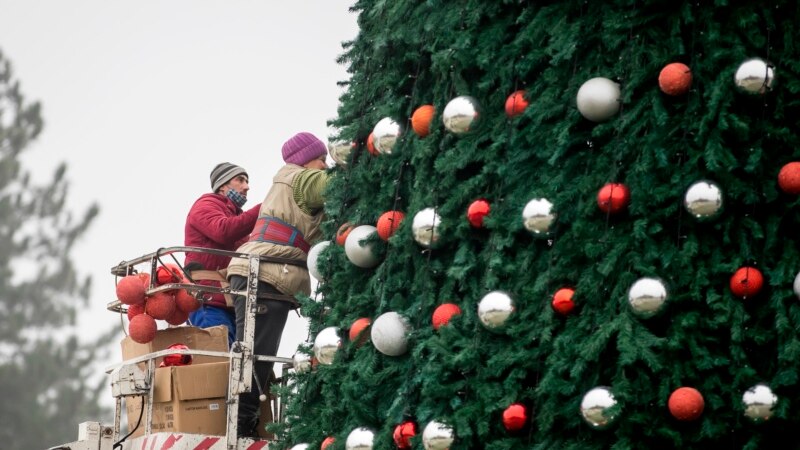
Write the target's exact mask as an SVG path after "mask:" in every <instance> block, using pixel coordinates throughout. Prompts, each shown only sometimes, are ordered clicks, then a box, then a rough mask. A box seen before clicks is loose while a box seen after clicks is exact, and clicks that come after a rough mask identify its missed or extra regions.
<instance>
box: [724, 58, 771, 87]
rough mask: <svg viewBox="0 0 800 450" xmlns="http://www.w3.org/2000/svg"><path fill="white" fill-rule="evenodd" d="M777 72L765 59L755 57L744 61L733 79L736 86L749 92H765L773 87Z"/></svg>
mask: <svg viewBox="0 0 800 450" xmlns="http://www.w3.org/2000/svg"><path fill="white" fill-rule="evenodd" d="M774 78H775V73H774V71H773V70H772V67H770V65H769V64H767V63H766V62H765V61H764V60H763V59H761V58H753V59H748V60H747V61H745V62H743V63H742V64H741V65H740V66H739V68H738V69H736V74H735V75H734V76H733V81H734V83H736V87H737V88H739V89H740V90H741V91H742V92H746V93H748V94H764V93H766V92H767V91H769V90H770V89H771V88H772V81H773V80H774Z"/></svg>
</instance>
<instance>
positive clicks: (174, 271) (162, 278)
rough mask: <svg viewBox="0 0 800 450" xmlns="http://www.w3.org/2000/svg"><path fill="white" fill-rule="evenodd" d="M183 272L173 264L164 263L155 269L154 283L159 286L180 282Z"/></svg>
mask: <svg viewBox="0 0 800 450" xmlns="http://www.w3.org/2000/svg"><path fill="white" fill-rule="evenodd" d="M182 282H183V272H182V271H181V269H180V267H178V266H176V265H175V264H169V263H167V264H164V265H163V266H158V269H156V284H157V285H158V286H161V285H162V284H167V283H182Z"/></svg>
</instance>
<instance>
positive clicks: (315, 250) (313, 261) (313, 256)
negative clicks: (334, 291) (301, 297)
mask: <svg viewBox="0 0 800 450" xmlns="http://www.w3.org/2000/svg"><path fill="white" fill-rule="evenodd" d="M329 245H331V241H322V242H317V243H316V244H314V245H312V246H311V249H309V250H308V258H307V259H306V265H307V266H308V273H310V274H311V276H312V277H314V279H316V280H318V281H323V279H322V275H321V274H320V273H319V268H317V261H318V260H319V254H320V253H321V252H322V251H323V250H325V249H326V248H328V246H329Z"/></svg>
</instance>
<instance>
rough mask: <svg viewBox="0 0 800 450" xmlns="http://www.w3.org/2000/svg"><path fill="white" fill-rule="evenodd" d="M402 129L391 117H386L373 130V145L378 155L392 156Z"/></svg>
mask: <svg viewBox="0 0 800 450" xmlns="http://www.w3.org/2000/svg"><path fill="white" fill-rule="evenodd" d="M401 133H402V128H400V125H399V124H398V123H397V122H395V121H394V119H392V118H390V117H384V118H383V119H381V120H379V121H378V123H376V124H375V128H373V129H372V145H374V146H375V150H377V151H378V153H383V154H385V155H390V154H392V150H394V146H395V144H397V140H398V139H399V138H400V134H401Z"/></svg>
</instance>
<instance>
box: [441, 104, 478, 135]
mask: <svg viewBox="0 0 800 450" xmlns="http://www.w3.org/2000/svg"><path fill="white" fill-rule="evenodd" d="M478 115H479V108H478V101H477V100H475V99H474V98H472V97H469V96H466V95H462V96H460V97H456V98H454V99H452V100H450V102H448V103H447V106H445V107H444V112H442V122H444V127H445V128H447V131H450V132H451V133H455V134H463V133H466V132H467V131H469V130H471V129H472V128H474V125H475V122H476V121H477V120H478Z"/></svg>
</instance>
